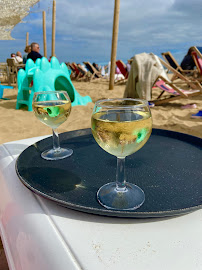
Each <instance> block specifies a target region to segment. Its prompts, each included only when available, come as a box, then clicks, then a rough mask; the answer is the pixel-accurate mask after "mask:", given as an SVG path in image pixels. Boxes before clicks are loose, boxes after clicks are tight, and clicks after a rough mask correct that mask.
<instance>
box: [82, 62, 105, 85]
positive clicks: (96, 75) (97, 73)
mask: <svg viewBox="0 0 202 270" xmlns="http://www.w3.org/2000/svg"><path fill="white" fill-rule="evenodd" d="M83 63H84V65H85V66H86V68H87V69H88V70H89V71H90V73H91V77H90V80H89V81H90V82H91V81H92V80H93V79H101V78H102V75H101V72H100V71H98V70H97V69H96V68H95V67H94V66H93V65H92V64H91V63H90V62H83Z"/></svg>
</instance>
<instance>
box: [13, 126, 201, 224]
mask: <svg viewBox="0 0 202 270" xmlns="http://www.w3.org/2000/svg"><path fill="white" fill-rule="evenodd" d="M153 131H154V133H157V134H155V135H160V136H166V135H164V134H163V135H162V134H161V133H165V134H166V133H168V134H169V135H172V136H171V137H172V138H176V139H177V137H178V136H184V137H185V139H190V138H192V139H193V140H194V141H196V142H194V143H193V142H192V144H196V143H197V142H199V143H201V146H202V139H201V138H199V137H196V136H193V135H189V134H186V133H180V132H176V131H171V130H166V129H155V128H153V129H152V133H153ZM77 133H78V134H80V135H79V136H85V135H90V134H91V129H90V128H87V129H79V130H74V131H69V132H63V133H61V134H65V135H66V136H67V137H66V139H70V138H74V137H78V136H77ZM158 133H160V134H158ZM74 134H76V136H74ZM166 137H167V136H166ZM48 138H49V137H48ZM48 138H44V139H41V140H39V141H37V142H35V143H34V144H36V143H38V142H41V141H44V140H47V139H48ZM182 141H186V142H187V140H182ZM188 143H190V142H188ZM34 144H32V145H30V146H28V147H27V148H26V149H25V150H23V151H22V152H21V154H20V155H19V156H18V157H17V159H16V162H15V171H16V173H17V176H18V178H19V180H20V181H21V182H22V184H23V185H24V186H25V187H27V188H28V189H29V190H30V191H32V192H33V193H35V194H37V195H39V196H41V197H43V198H45V199H48V200H50V201H53V202H55V203H57V204H58V205H60V206H63V207H65V208H68V209H71V210H75V211H79V212H83V213H88V214H94V215H101V216H106V217H117V218H144V219H145V218H163V217H172V216H179V215H183V214H187V213H190V212H193V211H195V210H198V209H201V208H202V203H201V204H199V205H196V206H192V207H187V208H182V209H176V210H169V211H154V212H136V211H118V210H109V209H106V208H104V207H103V209H98V208H95V207H92V208H91V207H86V206H80V205H75V204H72V203H70V202H64V201H62V200H59V199H57V198H55V197H52V196H49V195H47V194H45V193H43V192H41V191H39V190H38V189H35V188H33V187H32V186H30V185H29V184H28V183H27V182H26V180H25V179H24V177H22V176H21V175H20V173H19V171H18V167H17V164H18V161H19V158H20V156H21V155H22V154H23V153H24V152H25V151H26V150H27V149H28V148H29V147H32V146H33V145H34ZM199 146H200V145H199ZM103 151H104V150H103Z"/></svg>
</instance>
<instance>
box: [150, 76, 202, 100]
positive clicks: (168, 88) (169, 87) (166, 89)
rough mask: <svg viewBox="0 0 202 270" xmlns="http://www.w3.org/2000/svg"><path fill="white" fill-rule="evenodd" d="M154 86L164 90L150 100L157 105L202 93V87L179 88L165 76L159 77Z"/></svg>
mask: <svg viewBox="0 0 202 270" xmlns="http://www.w3.org/2000/svg"><path fill="white" fill-rule="evenodd" d="M154 86H155V87H158V88H159V89H161V90H162V92H161V93H160V95H159V96H158V97H157V99H155V100H150V102H152V103H154V104H155V105H160V104H165V103H167V102H170V101H174V100H177V99H181V98H183V99H184V98H185V99H186V98H190V97H193V96H197V95H201V94H202V89H201V87H200V88H199V89H190V90H184V89H181V88H179V87H178V86H177V85H176V84H174V83H173V82H171V81H170V80H169V79H167V78H165V77H163V76H159V77H158V79H157V81H156V82H155V83H154ZM165 93H167V94H168V95H166V97H164V98H162V96H163V94H165Z"/></svg>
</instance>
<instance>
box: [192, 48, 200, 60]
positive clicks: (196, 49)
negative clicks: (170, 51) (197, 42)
mask: <svg viewBox="0 0 202 270" xmlns="http://www.w3.org/2000/svg"><path fill="white" fill-rule="evenodd" d="M191 48H192V49H194V50H195V52H196V53H197V55H198V57H199V58H201V59H202V53H201V51H202V47H196V46H192V47H191Z"/></svg>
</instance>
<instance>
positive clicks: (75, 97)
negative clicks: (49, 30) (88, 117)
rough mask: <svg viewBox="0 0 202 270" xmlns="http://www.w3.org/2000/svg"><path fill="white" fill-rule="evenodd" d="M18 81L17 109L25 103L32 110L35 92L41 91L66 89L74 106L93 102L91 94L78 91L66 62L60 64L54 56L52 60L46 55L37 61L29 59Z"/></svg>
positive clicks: (21, 70)
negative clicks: (87, 94) (81, 93)
mask: <svg viewBox="0 0 202 270" xmlns="http://www.w3.org/2000/svg"><path fill="white" fill-rule="evenodd" d="M17 83H18V95H17V102H16V109H19V108H20V107H21V105H23V104H24V105H27V106H28V111H32V99H33V96H34V93H35V92H40V91H56V90H64V91H66V92H67V93H68V95H69V97H70V99H71V102H72V106H77V105H86V104H87V103H89V102H92V100H91V98H90V97H89V96H85V97H82V96H81V95H80V94H79V93H78V92H77V91H76V89H75V88H74V86H73V84H72V81H71V79H70V72H69V70H68V68H67V66H66V64H65V63H61V64H60V63H59V61H58V59H57V58H56V57H52V58H51V61H50V62H49V61H48V60H47V58H45V57H42V58H41V59H40V58H38V59H37V60H36V62H35V63H34V62H33V61H32V60H31V59H28V60H27V63H26V66H25V70H24V69H20V70H19V71H18V76H17Z"/></svg>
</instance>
